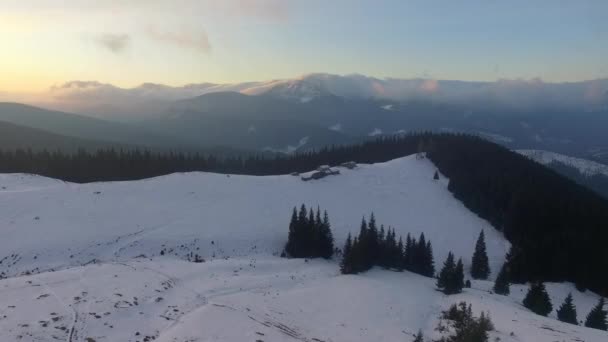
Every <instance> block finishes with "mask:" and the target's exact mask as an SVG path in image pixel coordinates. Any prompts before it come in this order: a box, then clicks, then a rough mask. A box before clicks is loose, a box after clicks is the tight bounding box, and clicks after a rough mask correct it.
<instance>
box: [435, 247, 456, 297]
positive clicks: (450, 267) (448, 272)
mask: <svg viewBox="0 0 608 342" xmlns="http://www.w3.org/2000/svg"><path fill="white" fill-rule="evenodd" d="M455 270H456V263H455V262H454V254H452V252H449V253H448V257H447V258H446V259H445V262H444V263H443V268H442V269H441V271H439V276H438V278H437V287H438V288H439V289H441V290H444V289H446V288H448V287H449V286H450V282H451V281H452V277H453V274H454V271H455Z"/></svg>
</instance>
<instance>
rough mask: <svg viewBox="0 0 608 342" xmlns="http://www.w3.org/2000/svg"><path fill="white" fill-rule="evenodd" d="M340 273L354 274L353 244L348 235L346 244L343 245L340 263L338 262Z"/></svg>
mask: <svg viewBox="0 0 608 342" xmlns="http://www.w3.org/2000/svg"><path fill="white" fill-rule="evenodd" d="M340 272H342V274H352V273H354V269H353V243H352V238H351V236H350V233H349V234H348V237H347V238H346V242H345V243H344V248H343V249H342V262H340Z"/></svg>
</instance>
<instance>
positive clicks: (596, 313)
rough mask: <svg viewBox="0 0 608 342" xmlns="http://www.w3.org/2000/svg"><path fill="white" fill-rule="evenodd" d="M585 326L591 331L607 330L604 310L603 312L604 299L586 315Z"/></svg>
mask: <svg viewBox="0 0 608 342" xmlns="http://www.w3.org/2000/svg"><path fill="white" fill-rule="evenodd" d="M585 326H586V327H588V328H593V329H600V330H608V323H607V322H606V310H604V297H602V298H600V301H599V302H598V303H597V305H596V306H595V307H593V309H591V312H589V314H588V315H587V319H586V320H585Z"/></svg>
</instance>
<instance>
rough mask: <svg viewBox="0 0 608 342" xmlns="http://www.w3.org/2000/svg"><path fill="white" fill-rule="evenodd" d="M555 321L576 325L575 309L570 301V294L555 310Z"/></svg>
mask: <svg viewBox="0 0 608 342" xmlns="http://www.w3.org/2000/svg"><path fill="white" fill-rule="evenodd" d="M557 319H559V320H560V321H562V322H566V323H570V324H575V325H578V319H577V318H576V307H575V306H574V303H573V301H572V293H569V294H568V296H567V297H566V299H565V300H564V303H563V304H562V305H561V306H560V307H559V309H557Z"/></svg>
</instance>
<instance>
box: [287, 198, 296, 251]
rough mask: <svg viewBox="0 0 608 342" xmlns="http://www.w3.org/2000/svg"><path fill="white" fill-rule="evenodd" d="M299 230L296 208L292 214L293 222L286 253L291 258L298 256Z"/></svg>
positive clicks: (290, 223) (290, 225)
mask: <svg viewBox="0 0 608 342" xmlns="http://www.w3.org/2000/svg"><path fill="white" fill-rule="evenodd" d="M297 229H298V214H297V212H296V208H295V207H294V208H293V212H292V214H291V220H290V221H289V235H288V237H287V244H286V245H285V252H287V254H289V255H290V256H294V255H295V254H297V251H296V249H297V234H298V232H297Z"/></svg>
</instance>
